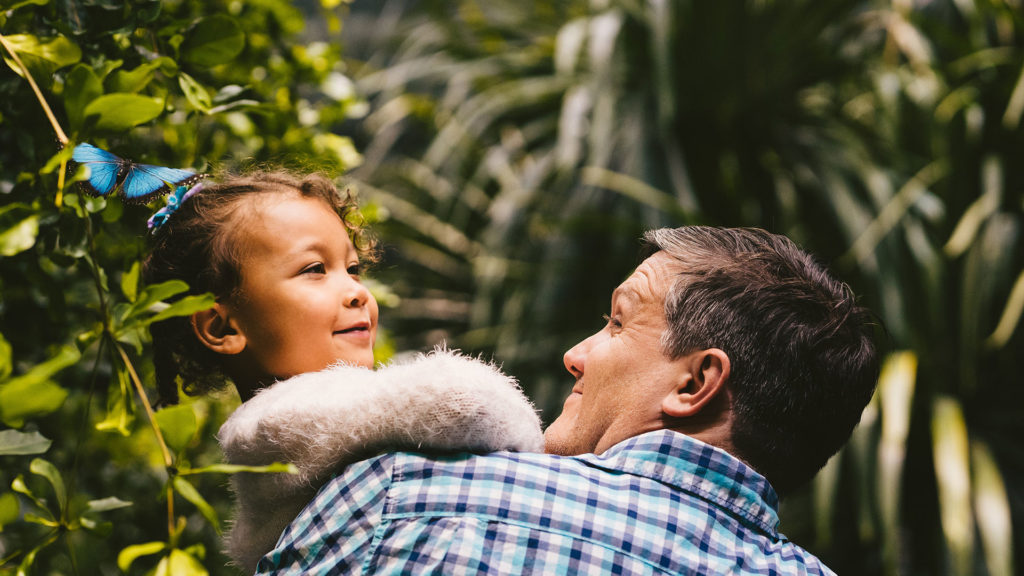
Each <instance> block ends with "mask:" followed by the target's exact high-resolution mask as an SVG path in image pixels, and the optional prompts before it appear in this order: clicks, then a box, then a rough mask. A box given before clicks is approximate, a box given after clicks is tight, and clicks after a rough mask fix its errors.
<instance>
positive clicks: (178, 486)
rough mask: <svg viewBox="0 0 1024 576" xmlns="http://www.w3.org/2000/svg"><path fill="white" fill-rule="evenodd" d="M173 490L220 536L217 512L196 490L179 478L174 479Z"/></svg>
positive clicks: (186, 481)
mask: <svg viewBox="0 0 1024 576" xmlns="http://www.w3.org/2000/svg"><path fill="white" fill-rule="evenodd" d="M174 490H175V491H176V492H177V493H178V494H181V497H182V498H184V499H185V500H188V501H189V502H191V503H192V504H193V505H195V507H196V508H197V509H198V510H199V513H200V514H202V515H203V517H204V518H206V521H207V522H209V523H210V525H211V526H213V528H214V530H216V531H217V533H218V534H220V520H218V519H217V511H216V510H214V509H213V506H210V504H209V503H208V502H207V501H206V499H205V498H203V496H202V495H201V494H200V493H199V491H198V490H196V488H195V486H193V485H192V484H191V483H189V481H188V480H185V479H184V478H182V477H181V476H175V477H174Z"/></svg>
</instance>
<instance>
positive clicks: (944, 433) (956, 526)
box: [932, 396, 974, 575]
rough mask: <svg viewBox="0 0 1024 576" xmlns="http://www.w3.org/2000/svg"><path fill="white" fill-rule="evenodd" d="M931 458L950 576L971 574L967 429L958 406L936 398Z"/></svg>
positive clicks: (951, 400) (972, 516) (933, 406)
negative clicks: (950, 566)
mask: <svg viewBox="0 0 1024 576" xmlns="http://www.w3.org/2000/svg"><path fill="white" fill-rule="evenodd" d="M932 410H933V414H932V456H933V458H934V460H935V480H936V483H937V485H938V489H939V512H940V519H941V521H942V533H943V535H944V536H945V539H946V546H947V547H948V549H949V553H950V558H951V561H952V572H953V574H963V575H968V574H971V563H972V559H973V558H972V556H973V554H974V515H973V511H972V509H971V479H970V476H969V472H968V471H969V470H970V460H969V458H970V457H969V454H968V448H967V446H968V439H967V425H966V424H965V423H964V415H963V411H962V410H961V408H960V404H959V403H958V402H957V401H956V400H954V399H952V398H949V397H944V396H940V397H937V398H936V399H935V401H934V403H933V404H932Z"/></svg>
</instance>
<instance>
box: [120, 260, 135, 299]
mask: <svg viewBox="0 0 1024 576" xmlns="http://www.w3.org/2000/svg"><path fill="white" fill-rule="evenodd" d="M121 292H123V293H124V296H125V298H127V299H128V300H129V301H131V302H135V298H136V297H137V296H138V294H139V261H138V260H136V261H135V262H132V266H131V268H129V269H128V271H127V272H125V273H124V274H122V275H121Z"/></svg>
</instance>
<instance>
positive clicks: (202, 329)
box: [192, 302, 245, 354]
mask: <svg viewBox="0 0 1024 576" xmlns="http://www.w3.org/2000/svg"><path fill="white" fill-rule="evenodd" d="M192 330H193V331H194V332H195V333H196V337H197V338H199V341H200V342H202V343H203V345H204V346H206V347H207V348H209V349H210V350H213V351H214V352H217V353H218V354H238V353H240V352H241V351H242V350H245V335H244V334H242V331H241V330H239V329H238V325H237V324H236V323H235V320H234V318H232V317H231V313H230V310H229V309H228V307H227V306H224V305H223V304H221V303H220V302H218V303H216V304H214V305H213V308H209V309H207V310H203V311H201V312H196V313H194V314H192Z"/></svg>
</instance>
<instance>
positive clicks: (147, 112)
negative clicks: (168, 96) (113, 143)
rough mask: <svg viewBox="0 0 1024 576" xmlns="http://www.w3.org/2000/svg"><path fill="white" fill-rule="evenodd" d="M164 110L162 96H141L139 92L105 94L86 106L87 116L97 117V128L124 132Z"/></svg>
mask: <svg viewBox="0 0 1024 576" xmlns="http://www.w3.org/2000/svg"><path fill="white" fill-rule="evenodd" d="M163 111H164V101H163V100H162V99H160V98H150V97H149V96H139V95H138V94H123V93H116V94H104V95H103V96H100V97H99V98H96V99H95V100H93V101H92V102H90V103H89V105H88V106H86V107H85V116H86V119H88V118H89V117H91V116H95V117H96V124H95V128H96V129H97V130H109V131H111V132H123V131H125V130H128V129H129V128H132V127H134V126H138V125H139V124H145V123H146V122H149V121H150V120H152V119H154V118H156V117H157V116H159V115H160V113H161V112H163Z"/></svg>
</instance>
